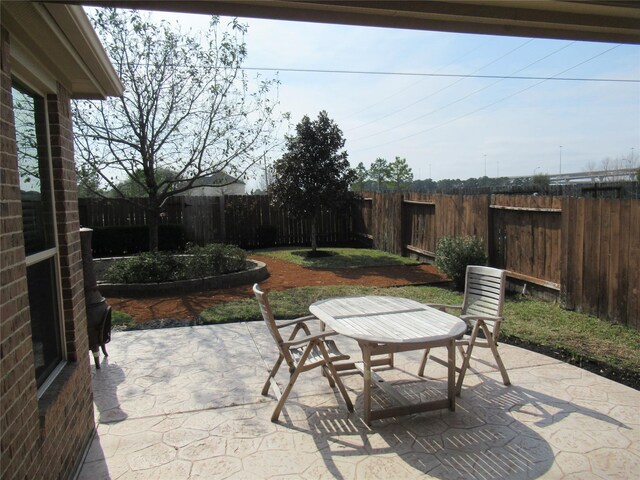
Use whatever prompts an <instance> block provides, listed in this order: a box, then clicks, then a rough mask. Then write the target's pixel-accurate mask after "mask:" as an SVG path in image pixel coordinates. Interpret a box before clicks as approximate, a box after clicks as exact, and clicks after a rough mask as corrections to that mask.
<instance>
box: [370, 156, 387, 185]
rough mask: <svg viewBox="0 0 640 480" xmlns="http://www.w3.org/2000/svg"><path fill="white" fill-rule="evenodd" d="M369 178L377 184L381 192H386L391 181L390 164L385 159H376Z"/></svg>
mask: <svg viewBox="0 0 640 480" xmlns="http://www.w3.org/2000/svg"><path fill="white" fill-rule="evenodd" d="M369 178H370V179H371V180H373V181H374V182H375V183H376V186H377V189H378V191H379V192H384V191H385V190H386V186H387V182H388V181H389V164H388V163H387V161H386V160H385V159H384V158H376V159H375V161H374V162H373V163H372V164H371V166H370V167H369Z"/></svg>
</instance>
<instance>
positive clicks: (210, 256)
mask: <svg viewBox="0 0 640 480" xmlns="http://www.w3.org/2000/svg"><path fill="white" fill-rule="evenodd" d="M185 253H186V255H175V254H171V253H166V252H145V253H140V254H138V255H135V256H133V257H129V258H125V259H122V260H119V261H117V262H115V263H114V264H113V265H111V266H110V267H109V268H108V269H107V271H106V273H105V278H106V279H107V280H108V281H109V282H112V283H160V282H173V281H176V280H185V279H192V278H203V277H210V276H213V275H220V274H223V273H230V272H237V271H240V270H244V269H245V268H246V266H247V253H246V252H245V251H244V250H242V249H241V248H238V247H236V246H234V245H224V244H220V243H211V244H209V245H205V246H204V247H199V246H193V245H191V246H188V247H187V249H186V250H185Z"/></svg>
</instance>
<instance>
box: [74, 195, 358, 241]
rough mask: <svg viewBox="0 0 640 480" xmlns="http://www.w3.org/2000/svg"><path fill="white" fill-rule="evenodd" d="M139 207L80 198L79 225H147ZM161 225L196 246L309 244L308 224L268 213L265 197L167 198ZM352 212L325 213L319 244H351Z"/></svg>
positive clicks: (284, 211)
mask: <svg viewBox="0 0 640 480" xmlns="http://www.w3.org/2000/svg"><path fill="white" fill-rule="evenodd" d="M136 201H137V202H138V203H140V204H141V205H140V206H136V205H133V204H132V203H130V202H128V201H127V200H125V199H121V198H114V199H107V200H104V199H92V198H81V199H79V201H78V204H79V211H80V224H81V225H82V226H84V227H109V226H128V225H146V224H147V220H148V218H147V216H148V213H147V212H146V210H145V208H144V207H143V206H142V205H145V204H146V200H145V199H136ZM161 223H163V224H177V225H182V227H183V232H184V236H185V241H188V242H193V243H197V244H200V245H203V244H206V243H212V242H221V243H232V244H235V245H240V246H241V247H244V248H255V247H264V246H272V245H300V244H304V243H308V242H309V241H310V234H311V226H310V223H309V222H308V221H303V220H298V219H296V218H294V217H293V216H292V215H291V213H290V212H289V211H288V210H287V209H281V208H277V207H273V206H271V204H270V200H269V197H268V196H266V195H264V196H263V195H227V196H220V197H190V196H185V197H172V198H170V199H169V200H168V201H167V202H166V204H165V205H164V207H163V213H162V217H161ZM352 223H353V219H352V214H351V209H349V208H347V209H343V210H340V211H337V210H327V211H324V212H322V214H321V215H320V218H319V220H318V224H319V225H318V227H319V228H318V241H319V242H321V243H343V242H344V243H346V242H350V241H352V240H353V231H354V228H353V225H352Z"/></svg>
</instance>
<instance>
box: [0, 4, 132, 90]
mask: <svg viewBox="0 0 640 480" xmlns="http://www.w3.org/2000/svg"><path fill="white" fill-rule="evenodd" d="M0 8H1V19H2V27H3V28H5V29H6V30H7V31H8V32H9V35H10V42H11V50H10V51H11V57H12V70H13V71H14V73H15V74H16V75H17V76H21V77H23V78H26V79H29V80H32V81H33V83H34V84H36V85H41V86H43V88H46V89H47V90H50V89H51V87H52V86H51V85H48V84H47V82H49V81H50V80H47V79H51V78H53V79H55V81H57V82H60V83H61V84H62V85H64V86H65V88H67V89H68V90H69V91H70V92H71V95H72V97H73V98H96V99H104V98H106V97H109V96H119V95H122V92H123V86H122V83H121V82H120V79H119V78H118V75H117V73H116V71H115V70H114V68H113V66H112V64H111V62H110V61H109V58H108V56H107V54H106V52H105V51H104V48H103V47H102V45H101V43H100V40H99V39H98V36H97V34H96V32H95V31H94V29H93V27H92V26H91V23H90V22H89V19H88V18H87V15H86V14H85V12H84V10H83V8H82V7H80V6H77V5H62V4H55V5H53V4H40V3H32V2H17V1H5V0H3V1H2V2H1V3H0Z"/></svg>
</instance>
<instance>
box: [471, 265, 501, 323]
mask: <svg viewBox="0 0 640 480" xmlns="http://www.w3.org/2000/svg"><path fill="white" fill-rule="evenodd" d="M506 277H507V272H506V271H504V270H500V269H498V268H491V267H482V266H476V265H469V266H468V267H467V275H466V282H465V289H464V302H463V305H462V314H463V315H491V316H496V317H501V316H502V309H503V307H504V291H505V285H506Z"/></svg>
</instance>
